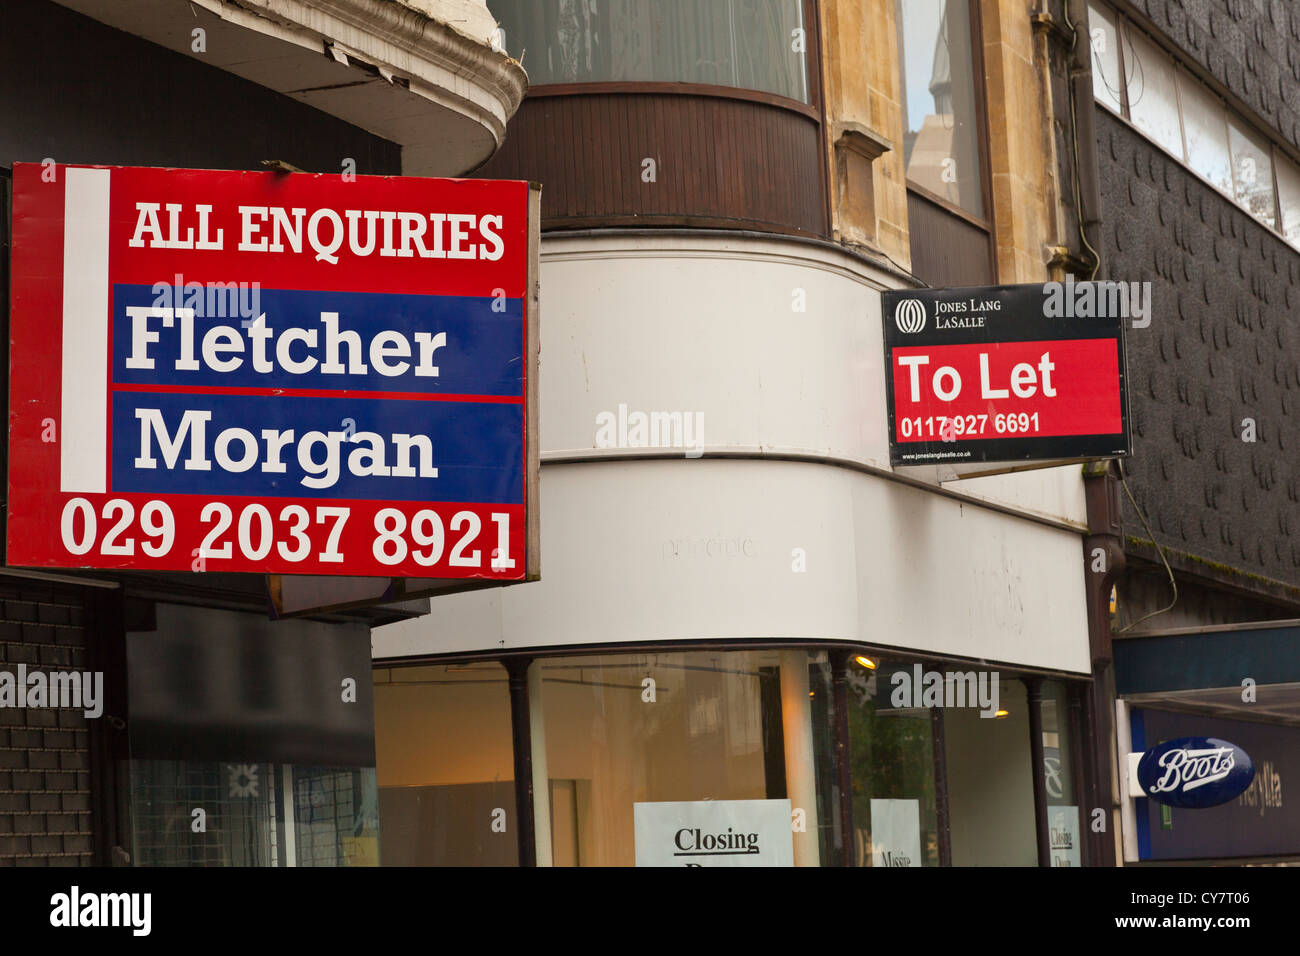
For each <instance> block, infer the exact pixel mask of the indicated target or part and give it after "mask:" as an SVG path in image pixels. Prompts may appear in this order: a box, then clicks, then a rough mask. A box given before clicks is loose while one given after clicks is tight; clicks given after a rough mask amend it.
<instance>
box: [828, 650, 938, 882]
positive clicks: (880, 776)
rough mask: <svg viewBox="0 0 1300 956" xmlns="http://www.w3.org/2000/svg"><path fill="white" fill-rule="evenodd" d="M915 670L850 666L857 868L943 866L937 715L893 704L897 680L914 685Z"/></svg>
mask: <svg viewBox="0 0 1300 956" xmlns="http://www.w3.org/2000/svg"><path fill="white" fill-rule="evenodd" d="M911 668H912V665H910V664H906V665H904V664H897V663H890V662H885V661H877V660H873V659H871V658H868V657H865V656H859V657H857V658H856V659H854V660H852V661H851V662H850V664H849V670H848V717H849V755H850V756H849V759H850V761H851V763H852V774H853V777H852V779H853V827H854V830H856V831H857V832H856V853H857V865H858V866H903V867H910V866H938V865H939V864H940V859H939V839H938V821H937V814H936V807H935V781H934V756H935V755H934V735H933V734H934V731H933V718H932V714H933V711H932V710H931V709H929V708H926V707H913V706H901V707H896V706H894V703H893V701H892V700H891V695H892V692H893V691H894V690H896V689H898V688H899V687H900V686H901V685H902V681H901V680H899V681H895V680H894V679H893V678H894V675H895V674H899V673H900V672H901V673H903V674H904V675H905V676H906V678H907V679H908V680H909V681H910V680H911ZM909 696H910V695H909ZM900 703H905V704H909V705H910V704H911V703H914V701H912V700H910V699H909V700H906V701H902V700H901V699H900Z"/></svg>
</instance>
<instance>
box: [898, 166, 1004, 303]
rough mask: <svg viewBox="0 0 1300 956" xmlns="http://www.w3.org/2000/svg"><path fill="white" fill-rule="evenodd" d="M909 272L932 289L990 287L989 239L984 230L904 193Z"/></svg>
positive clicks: (990, 247) (915, 194)
mask: <svg viewBox="0 0 1300 956" xmlns="http://www.w3.org/2000/svg"><path fill="white" fill-rule="evenodd" d="M907 222H908V229H909V231H910V233H911V240H912V272H913V273H914V274H915V275H916V276H918V277H920V278H921V279H924V280H925V281H926V282H928V283H929V284H930V285H932V286H959V285H992V284H993V282H994V276H993V258H992V252H993V249H992V239H991V238H990V237H989V234H988V232H987V231H986V230H984V229H981V228H980V227H979V226H976V225H974V224H973V223H971V222H968V221H967V220H966V219H963V218H962V217H961V216H958V215H956V214H954V213H952V212H949V211H948V210H946V209H944V208H943V207H942V206H940V205H939V204H938V203H934V202H931V201H930V200H928V199H926V198H925V197H924V196H920V195H917V193H915V192H913V191H912V190H910V189H909V190H908V191H907Z"/></svg>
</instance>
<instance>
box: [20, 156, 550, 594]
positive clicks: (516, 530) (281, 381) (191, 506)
mask: <svg viewBox="0 0 1300 956" xmlns="http://www.w3.org/2000/svg"><path fill="white" fill-rule="evenodd" d="M533 208H535V207H534V205H533V202H532V193H531V192H530V188H529V185H528V184H527V183H523V182H496V181H477V180H447V179H423V178H406V177H379V176H350V177H344V176H340V175H310V174H305V173H304V174H288V175H286V174H280V173H270V172H267V173H263V172H256V173H250V172H220V171H209V170H175V169H148V168H128V167H89V166H53V165H50V166H41V165H35V164H17V165H15V167H14V180H13V210H14V211H13V218H14V222H13V270H12V296H13V302H12V310H11V322H10V336H11V342H10V366H11V369H10V405H9V408H10V423H9V424H10V432H9V501H8V542H7V544H8V551H7V561H8V563H9V564H10V565H14V566H30V567H64V568H70V567H77V568H116V569H149V570H173V571H191V570H194V571H198V570H203V571H245V572H259V573H275V574H346V575H363V576H392V577H399V576H400V577H422V578H487V579H494V580H521V579H524V578H527V577H529V576H530V571H529V569H528V568H527V563H528V560H527V559H528V556H527V554H526V551H527V550H528V548H527V545H528V543H529V542H528V533H529V517H530V514H529V508H530V506H531V504H532V501H531V500H530V496H531V495H532V494H533V492H534V488H535V486H534V485H533V475H534V474H535V467H536V455H535V447H534V444H535V443H533V442H532V438H533V436H532V434H530V433H529V432H530V431H532V432H535V429H532V427H531V424H530V421H529V416H530V414H531V412H532V402H531V398H530V396H531V395H532V394H534V388H535V383H534V382H532V381H529V378H530V376H532V375H533V374H534V369H535V364H534V359H535V349H534V347H533V343H535V341H536V339H535V337H534V334H533V333H534V332H535V330H532V329H530V328H529V323H530V322H531V321H534V317H533V316H532V315H530V314H529V309H528V305H529V303H530V301H532V300H531V299H530V297H529V294H528V293H529V289H530V288H533V287H534V286H533V273H534V269H535V266H533V265H532V261H533V259H534V257H535V245H534V244H532V243H530V236H531V235H532V234H533V230H534V229H535V223H533V222H530V219H529V216H530V210H531V209H533Z"/></svg>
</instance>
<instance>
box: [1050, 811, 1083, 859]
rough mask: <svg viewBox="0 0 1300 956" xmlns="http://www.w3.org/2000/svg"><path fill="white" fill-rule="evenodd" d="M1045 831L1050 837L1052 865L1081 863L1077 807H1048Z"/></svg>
mask: <svg viewBox="0 0 1300 956" xmlns="http://www.w3.org/2000/svg"><path fill="white" fill-rule="evenodd" d="M1047 832H1048V834H1049V836H1050V837H1051V847H1052V866H1081V865H1082V858H1081V857H1080V855H1079V808H1078V807H1048V808H1047Z"/></svg>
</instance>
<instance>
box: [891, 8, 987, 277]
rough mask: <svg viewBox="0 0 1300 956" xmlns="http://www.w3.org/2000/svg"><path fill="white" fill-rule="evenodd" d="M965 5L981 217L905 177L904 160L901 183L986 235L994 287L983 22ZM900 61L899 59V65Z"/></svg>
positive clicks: (902, 79) (977, 11)
mask: <svg viewBox="0 0 1300 956" xmlns="http://www.w3.org/2000/svg"><path fill="white" fill-rule="evenodd" d="M904 2H905V0H904ZM966 4H967V11H968V13H967V15H968V17H969V18H970V43H971V80H972V86H973V88H974V96H975V142H976V149H977V150H978V152H979V161H980V176H979V182H980V205H981V207H982V208H983V210H984V215H983V216H982V217H981V216H977V215H975V214H974V213H972V212H971V211H970V210H968V209H965V208H963V207H962V206H959V205H957V204H956V203H953V202H951V201H949V200H947V199H944V198H943V197H942V196H939V195H937V194H936V193H934V192H932V191H931V190H929V189H927V188H926V187H924V186H922V185H921V184H920V183H918V182H916V181H914V180H913V179H912V178H911V177H910V176H907V169H906V161H904V169H903V174H904V184H905V188H906V189H907V191H908V192H911V193H914V194H915V195H917V196H918V197H920V198H921V199H924V200H925V201H926V202H929V203H931V204H932V205H935V206H938V207H939V208H940V209H942V210H943V211H944V212H946V213H949V214H950V215H953V216H956V217H957V218H958V219H961V220H962V221H963V222H965V223H967V224H969V225H971V226H974V227H975V228H976V229H979V230H980V231H981V232H983V233H985V234H986V235H987V236H988V239H989V242H988V253H989V275H990V276H992V278H993V282H994V283H995V284H996V282H997V281H998V256H997V229H996V223H995V218H994V215H993V171H992V170H991V169H990V168H989V167H990V151H989V111H988V73H987V71H986V70H985V63H984V21H983V17H982V16H981V11H980V0H966ZM895 27H896V29H897V30H898V32H899V33H900V34H901V33H902V29H903V25H902V24H901V23H898V24H895ZM900 57H901V53H900ZM901 62H902V61H901V59H900V60H899V63H900V65H901ZM905 84H906V78H905V77H903V76H900V77H899V88H900V89H902V88H903V87H904V85H905ZM906 122H907V120H906V118H904V120H903V123H904V125H906ZM900 148H901V147H900Z"/></svg>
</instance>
